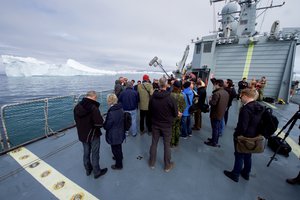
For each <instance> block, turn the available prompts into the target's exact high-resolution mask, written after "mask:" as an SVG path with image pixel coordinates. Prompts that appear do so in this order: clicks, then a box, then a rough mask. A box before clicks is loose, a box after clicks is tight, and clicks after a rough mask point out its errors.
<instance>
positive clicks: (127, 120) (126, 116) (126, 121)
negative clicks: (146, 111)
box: [124, 112, 132, 131]
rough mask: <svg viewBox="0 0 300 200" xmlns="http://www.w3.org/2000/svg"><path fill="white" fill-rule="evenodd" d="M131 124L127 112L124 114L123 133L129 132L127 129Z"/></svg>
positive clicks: (129, 115)
mask: <svg viewBox="0 0 300 200" xmlns="http://www.w3.org/2000/svg"><path fill="white" fill-rule="evenodd" d="M131 122H132V118H131V114H130V113H129V112H124V129H125V131H129V129H130V127H131Z"/></svg>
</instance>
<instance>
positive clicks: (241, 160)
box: [232, 152, 252, 177]
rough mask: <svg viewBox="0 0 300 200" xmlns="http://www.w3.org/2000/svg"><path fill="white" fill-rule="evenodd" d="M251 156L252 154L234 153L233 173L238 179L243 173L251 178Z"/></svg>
mask: <svg viewBox="0 0 300 200" xmlns="http://www.w3.org/2000/svg"><path fill="white" fill-rule="evenodd" d="M251 155H252V154H251V153H238V152H234V167H233V170H232V173H233V174H234V175H235V176H236V177H239V176H240V174H241V173H243V174H244V175H246V176H249V174H250V171H251V163H252V159H251ZM243 165H244V168H243Z"/></svg>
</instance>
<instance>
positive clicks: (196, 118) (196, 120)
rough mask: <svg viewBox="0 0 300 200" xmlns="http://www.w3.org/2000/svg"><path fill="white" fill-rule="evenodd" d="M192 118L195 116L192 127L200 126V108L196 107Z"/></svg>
mask: <svg viewBox="0 0 300 200" xmlns="http://www.w3.org/2000/svg"><path fill="white" fill-rule="evenodd" d="M194 118H195V124H194V128H201V126H202V113H201V110H200V109H198V110H197V111H196V112H195V113H194Z"/></svg>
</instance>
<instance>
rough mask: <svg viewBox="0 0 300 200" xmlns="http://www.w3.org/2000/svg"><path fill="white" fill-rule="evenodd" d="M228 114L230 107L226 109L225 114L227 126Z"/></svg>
mask: <svg viewBox="0 0 300 200" xmlns="http://www.w3.org/2000/svg"><path fill="white" fill-rule="evenodd" d="M228 113H229V107H227V108H226V111H225V114H224V121H225V125H226V124H227V121H228Z"/></svg>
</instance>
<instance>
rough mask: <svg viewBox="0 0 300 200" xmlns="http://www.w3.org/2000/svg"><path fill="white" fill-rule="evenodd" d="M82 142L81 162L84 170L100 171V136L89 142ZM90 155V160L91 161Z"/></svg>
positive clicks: (95, 172) (97, 172)
mask: <svg viewBox="0 0 300 200" xmlns="http://www.w3.org/2000/svg"><path fill="white" fill-rule="evenodd" d="M82 144H83V164H84V167H85V170H86V171H92V170H93V172H94V174H99V173H100V165H99V157H100V156H99V149H100V137H99V138H96V139H94V140H93V141H91V142H82ZM91 157H92V162H91Z"/></svg>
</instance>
